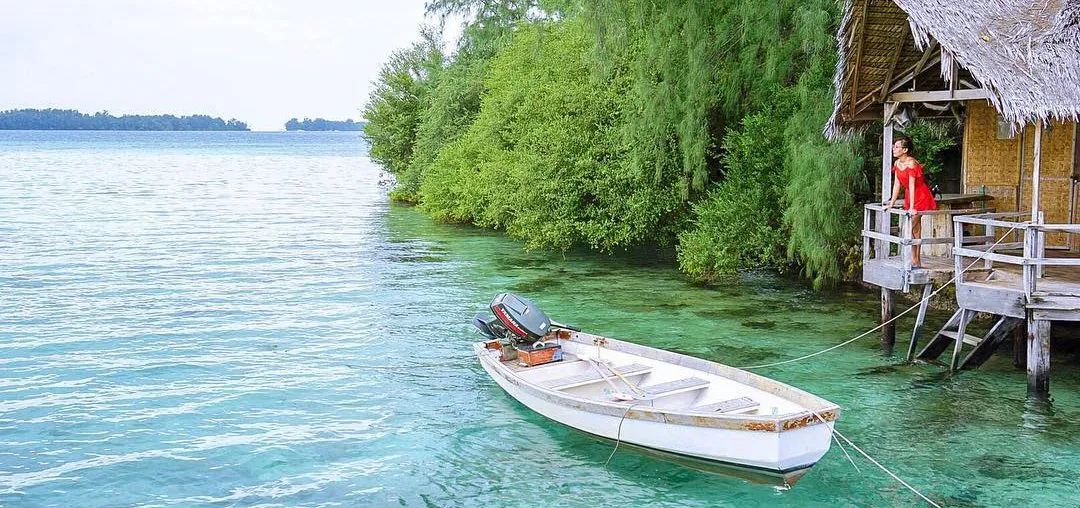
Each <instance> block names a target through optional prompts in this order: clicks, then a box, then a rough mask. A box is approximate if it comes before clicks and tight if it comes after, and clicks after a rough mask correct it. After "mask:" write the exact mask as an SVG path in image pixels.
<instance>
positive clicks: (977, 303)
mask: <svg viewBox="0 0 1080 508" xmlns="http://www.w3.org/2000/svg"><path fill="white" fill-rule="evenodd" d="M956 303H957V305H959V306H961V307H964V308H966V309H971V310H973V311H976V312H988V313H990V314H997V315H999V316H1010V317H1017V318H1022V317H1024V307H1025V305H1026V303H1027V300H1026V299H1025V298H1024V292H1023V291H1020V289H1019V288H1007V287H997V286H991V285H989V284H982V283H974V282H970V283H963V284H957V285H956Z"/></svg>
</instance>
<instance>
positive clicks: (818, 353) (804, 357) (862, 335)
mask: <svg viewBox="0 0 1080 508" xmlns="http://www.w3.org/2000/svg"><path fill="white" fill-rule="evenodd" d="M1015 230H1016V228H1015V227H1013V228H1010V229H1009V230H1008V231H1006V232H1005V234H1004V235H1002V236H1001V238H998V240H997V241H996V242H994V244H993V245H991V246H990V247H989V248H987V249H986V252H984V253H983V255H982V256H979V257H978V258H976V259H975V261H972V262H971V264H970V265H967V267H965V268H964V269H963V270H960V273H958V274H956V275H953V278H951V279H949V280H948V282H946V283H944V284H942V285H941V287H939V288H937V290H935V291H934V292H933V293H930V294H929V295H928V296H927V297H926V298H923V299H922V300H919V301H918V303H916V304H915V305H912V306H911V307H908V308H907V310H905V311H903V312H901V313H899V314H897V315H896V316H893V318H892V319H890V320H888V321H886V322H884V323H881V324H880V325H877V326H875V327H873V328H871V329H869V330H867V331H866V332H864V333H862V334H859V335H857V336H855V337H853V338H851V339H848V340H846V341H844V342H841V343H839V344H837V345H835V346H831V347H827V348H825V349H822V350H821V351H818V352H816V353H810V354H808V355H803V356H800V357H798V358H793V359H791V360H784V361H782V362H773V363H766V364H762V365H751V366H749V367H736V368H738V369H742V370H753V369H764V368H765V367H775V366H777V365H786V364H789V363H795V362H798V361H802V360H806V359H807V358H813V357H815V356H817V355H820V354H824V353H828V352H829V351H832V350H834V349H839V348H841V347H844V346H846V345H848V344H851V343H852V342H855V341H857V340H859V339H861V338H863V337H866V336H867V335H870V334H871V333H874V332H876V331H878V330H880V329H882V328H884V327H885V326H886V325H889V324H891V323H892V322H893V321H896V320H897V319H900V318H901V317H902V316H903V315H905V314H907V313H908V312H911V311H913V310H915V309H916V308H918V307H919V306H920V305H922V304H923V302H926V301H928V300H930V299H931V298H933V297H935V296H937V294H938V293H940V292H941V291H943V290H944V289H945V288H947V287H949V285H950V284H952V283H953V282H956V280H957V278H959V277H960V276H962V275H963V274H964V272H967V271H968V270H970V269H971V267H973V266H975V263H978V262H979V261H982V260H983V258H984V257H986V255H987V254H989V253H990V252H991V251H992V250H993V249H994V247H997V246H998V244H999V243H1001V241H1002V240H1004V239H1005V238H1006V237H1008V236H1009V235H1010V234H1012V232H1013V231H1015Z"/></svg>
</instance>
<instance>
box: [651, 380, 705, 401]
mask: <svg viewBox="0 0 1080 508" xmlns="http://www.w3.org/2000/svg"><path fill="white" fill-rule="evenodd" d="M707 386H709V382H708V381H706V380H704V379H701V378H696V377H688V378H686V379H676V380H674V381H668V382H666V383H659V384H655V385H650V386H642V387H641V391H643V392H645V393H646V394H648V395H649V397H651V398H656V397H661V396H664V395H676V394H679V393H686V392H691V391H694V390H700V389H702V388H705V387H707Z"/></svg>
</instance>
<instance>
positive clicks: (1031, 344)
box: [1027, 310, 1050, 395]
mask: <svg viewBox="0 0 1080 508" xmlns="http://www.w3.org/2000/svg"><path fill="white" fill-rule="evenodd" d="M1027 331H1028V333H1027V335H1028V337H1027V339H1028V340H1027V346H1028V348H1027V373H1028V394H1029V395H1046V394H1048V393H1050V321H1047V320H1045V319H1033V316H1032V312H1031V311H1030V310H1029V311H1028V313H1027Z"/></svg>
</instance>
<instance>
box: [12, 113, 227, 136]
mask: <svg viewBox="0 0 1080 508" xmlns="http://www.w3.org/2000/svg"><path fill="white" fill-rule="evenodd" d="M0 130H100V131H246V130H248V126H247V124H246V123H244V122H241V121H240V120H236V119H230V120H223V119H221V118H217V117H211V116H208V115H191V116H174V115H122V116H113V115H111V114H109V112H108V111H100V112H97V113H94V114H92V115H91V114H86V113H80V112H79V111H76V110H74V109H13V110H8V111H0Z"/></svg>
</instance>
